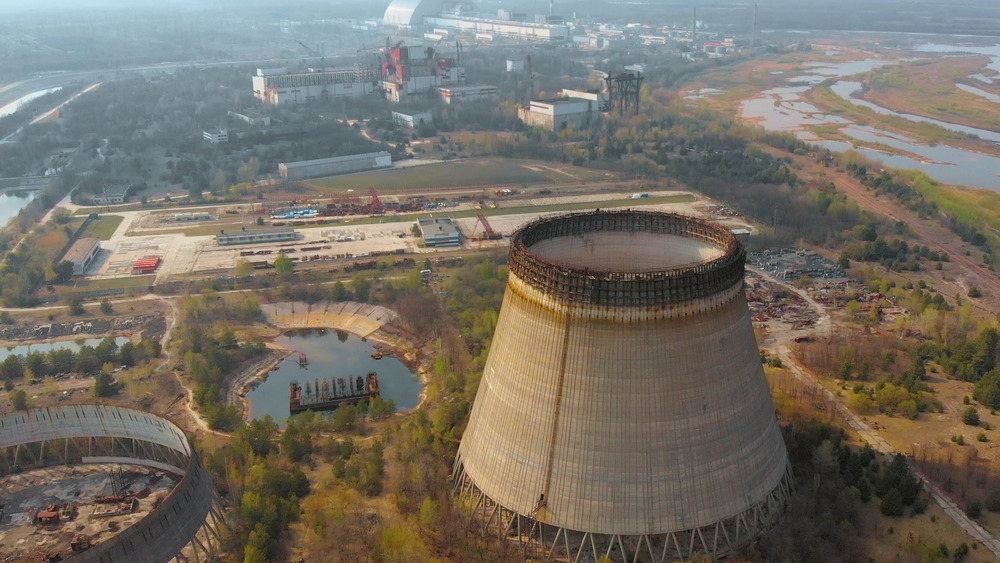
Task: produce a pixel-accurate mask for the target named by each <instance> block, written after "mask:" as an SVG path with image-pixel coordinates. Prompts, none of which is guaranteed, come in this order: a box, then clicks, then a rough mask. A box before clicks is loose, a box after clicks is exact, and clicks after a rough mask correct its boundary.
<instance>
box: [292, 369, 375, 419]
mask: <svg viewBox="0 0 1000 563" xmlns="http://www.w3.org/2000/svg"><path fill="white" fill-rule="evenodd" d="M379 396H381V392H380V391H379V386H378V375H377V374H376V373H375V372H369V373H368V375H366V376H365V377H362V376H360V375H359V376H357V377H354V376H347V377H346V378H344V377H332V378H330V379H329V380H327V379H316V380H314V381H312V382H310V381H306V385H305V389H303V388H302V385H299V382H298V381H292V382H291V383H290V384H289V389H288V411H289V413H291V414H296V413H300V412H305V411H310V410H311V411H331V410H335V409H337V408H338V407H340V406H341V405H357V404H359V403H363V402H365V401H368V400H371V399H373V398H375V397H379Z"/></svg>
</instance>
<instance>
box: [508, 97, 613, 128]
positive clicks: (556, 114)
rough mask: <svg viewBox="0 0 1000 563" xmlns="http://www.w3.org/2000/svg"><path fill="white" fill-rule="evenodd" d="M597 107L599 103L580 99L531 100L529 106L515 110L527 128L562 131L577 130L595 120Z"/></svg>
mask: <svg viewBox="0 0 1000 563" xmlns="http://www.w3.org/2000/svg"><path fill="white" fill-rule="evenodd" d="M599 105H600V102H597V101H594V100H586V99H580V98H554V99H550V100H531V105H529V106H528V107H526V108H525V107H522V108H519V109H518V110H517V116H518V117H519V118H520V119H521V121H523V122H524V124H525V125H527V126H529V127H543V128H545V129H548V130H550V131H562V130H563V129H565V128H567V127H569V126H573V127H574V128H579V127H581V126H584V125H586V124H587V123H588V121H589V120H591V119H594V118H596V117H597V115H598V108H599Z"/></svg>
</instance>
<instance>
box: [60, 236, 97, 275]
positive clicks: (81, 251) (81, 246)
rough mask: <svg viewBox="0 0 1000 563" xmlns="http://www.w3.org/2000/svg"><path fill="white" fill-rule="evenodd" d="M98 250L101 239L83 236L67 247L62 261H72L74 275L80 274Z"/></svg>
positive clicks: (85, 269)
mask: <svg viewBox="0 0 1000 563" xmlns="http://www.w3.org/2000/svg"><path fill="white" fill-rule="evenodd" d="M100 252H101V239H98V238H95V237H84V238H82V239H80V240H78V241H76V242H74V243H73V246H71V247H69V250H67V251H66V254H65V255H63V261H64V262H72V263H73V275H74V276H82V275H83V274H84V272H86V271H87V268H88V267H90V265H91V264H92V263H93V262H94V258H96V257H97V255H98V253H100Z"/></svg>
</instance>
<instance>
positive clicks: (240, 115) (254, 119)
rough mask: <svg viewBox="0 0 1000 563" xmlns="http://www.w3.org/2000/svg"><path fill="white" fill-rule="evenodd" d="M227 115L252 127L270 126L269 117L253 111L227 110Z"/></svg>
mask: <svg viewBox="0 0 1000 563" xmlns="http://www.w3.org/2000/svg"><path fill="white" fill-rule="evenodd" d="M228 114H229V117H232V118H234V119H238V120H240V121H243V122H245V123H249V124H250V125H252V126H254V127H270V126H271V117H270V116H268V115H264V114H261V113H257V112H255V111H250V110H243V111H232V110H230V111H229V112H228Z"/></svg>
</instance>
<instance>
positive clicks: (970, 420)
mask: <svg viewBox="0 0 1000 563" xmlns="http://www.w3.org/2000/svg"><path fill="white" fill-rule="evenodd" d="M962 422H964V423H965V424H968V425H969V426H979V411H978V410H976V407H969V408H967V409H965V411H964V412H963V413H962Z"/></svg>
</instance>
